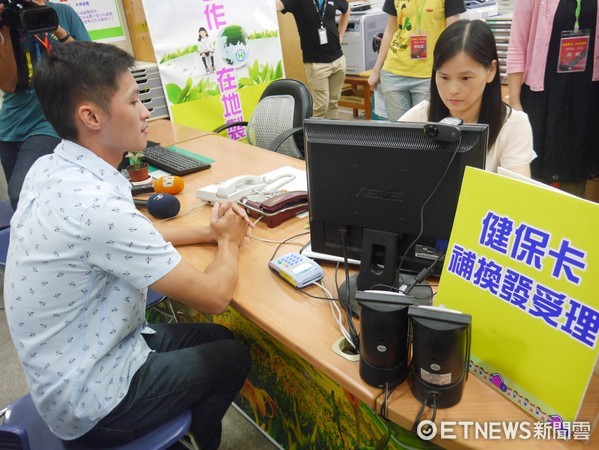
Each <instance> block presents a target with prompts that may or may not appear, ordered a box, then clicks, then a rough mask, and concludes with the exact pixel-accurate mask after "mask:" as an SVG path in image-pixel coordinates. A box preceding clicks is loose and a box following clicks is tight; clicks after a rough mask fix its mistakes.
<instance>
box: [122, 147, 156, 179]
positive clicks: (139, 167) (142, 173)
mask: <svg viewBox="0 0 599 450" xmlns="http://www.w3.org/2000/svg"><path fill="white" fill-rule="evenodd" d="M126 156H127V158H129V165H128V166H127V167H126V169H127V173H128V174H129V178H130V179H131V181H145V180H147V179H148V178H149V177H150V174H149V172H148V163H147V162H143V161H142V160H141V158H142V157H143V156H144V152H128V153H127V155H126Z"/></svg>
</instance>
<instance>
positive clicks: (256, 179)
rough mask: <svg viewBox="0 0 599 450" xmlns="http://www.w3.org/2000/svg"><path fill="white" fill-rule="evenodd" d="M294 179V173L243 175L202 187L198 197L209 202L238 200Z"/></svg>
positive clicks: (273, 189)
mask: <svg viewBox="0 0 599 450" xmlns="http://www.w3.org/2000/svg"><path fill="white" fill-rule="evenodd" d="M293 180H295V175H294V174H292V173H281V174H277V175H274V176H270V175H268V174H266V175H241V176H237V177H233V178H230V179H228V180H226V181H222V182H220V183H218V184H210V185H208V186H205V187H203V188H200V189H198V190H197V192H196V197H197V198H200V199H202V200H204V201H205V202H207V203H216V202H222V201H224V200H229V201H232V202H236V201H237V200H239V199H240V198H242V197H245V196H246V195H252V194H258V193H269V192H273V191H276V190H277V189H279V188H280V187H281V186H283V185H284V184H287V183H289V182H291V181H293Z"/></svg>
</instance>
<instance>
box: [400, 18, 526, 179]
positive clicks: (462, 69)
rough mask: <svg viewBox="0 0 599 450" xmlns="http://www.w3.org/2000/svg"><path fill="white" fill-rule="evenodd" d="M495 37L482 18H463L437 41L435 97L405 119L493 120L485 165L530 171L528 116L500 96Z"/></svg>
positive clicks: (435, 53)
mask: <svg viewBox="0 0 599 450" xmlns="http://www.w3.org/2000/svg"><path fill="white" fill-rule="evenodd" d="M497 61H498V58H497V47H496V45H495V37H494V36H493V33H492V32H491V30H490V29H489V27H488V26H487V25H486V24H485V23H484V22H482V21H480V20H472V21H470V20H459V21H457V22H455V23H453V24H452V25H450V26H448V27H447V28H446V29H445V30H444V31H443V33H441V36H439V40H438V41H437V45H436V46H435V51H434V57H433V74H432V78H431V90H430V101H428V100H424V101H423V102H421V103H419V104H418V105H416V106H414V107H413V108H412V109H410V110H409V111H408V112H407V113H405V114H404V115H403V116H402V117H401V118H400V119H399V120H400V121H403V122H427V121H428V122H439V121H440V120H442V119H444V118H445V117H448V116H451V117H455V118H458V119H462V121H463V122H464V123H486V124H488V125H489V151H488V153H487V162H486V169H487V170H488V171H491V172H497V167H503V168H505V169H509V170H511V171H512V172H516V173H518V174H521V175H525V176H527V177H530V162H531V161H532V160H533V159H534V158H535V157H536V153H535V152H534V150H533V146H532V128H531V126H530V122H529V121H528V116H527V115H526V114H525V113H523V112H522V111H516V110H514V109H512V108H510V106H508V105H507V104H506V103H504V102H503V100H502V99H501V81H500V77H499V70H498V67H497Z"/></svg>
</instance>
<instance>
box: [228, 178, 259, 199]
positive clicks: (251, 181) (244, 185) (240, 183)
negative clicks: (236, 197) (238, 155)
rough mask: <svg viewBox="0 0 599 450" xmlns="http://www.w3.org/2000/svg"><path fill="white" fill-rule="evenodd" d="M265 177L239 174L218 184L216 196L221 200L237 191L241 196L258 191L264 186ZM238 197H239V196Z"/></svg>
mask: <svg viewBox="0 0 599 450" xmlns="http://www.w3.org/2000/svg"><path fill="white" fill-rule="evenodd" d="M265 178H266V177H263V176H259V175H240V176H238V177H233V178H231V179H229V180H227V181H223V182H222V183H219V184H218V187H217V188H216V196H217V197H219V198H222V199H223V200H226V199H228V198H229V197H230V196H231V195H232V194H236V193H239V194H241V197H243V196H245V195H249V194H254V193H256V192H260V191H261V190H262V189H263V188H264V187H265V186H266V181H265ZM241 197H240V198H241Z"/></svg>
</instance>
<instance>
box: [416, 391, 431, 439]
mask: <svg viewBox="0 0 599 450" xmlns="http://www.w3.org/2000/svg"><path fill="white" fill-rule="evenodd" d="M431 398H432V401H433V404H432V406H431V407H432V408H433V415H432V416H431V419H430V421H431V422H434V421H435V419H436V418H437V393H436V392H431V393H430V394H429V395H427V396H426V398H425V399H424V402H422V407H421V408H420V411H418V414H417V415H416V420H414V425H412V430H411V431H412V433H416V432H417V430H418V425H419V424H420V422H421V421H422V416H423V415H424V410H425V409H426V407H427V406H428V402H429V400H430V399H431ZM422 431H423V430H421V432H422ZM423 433H424V434H428V433H427V432H426V431H424V432H423Z"/></svg>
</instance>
